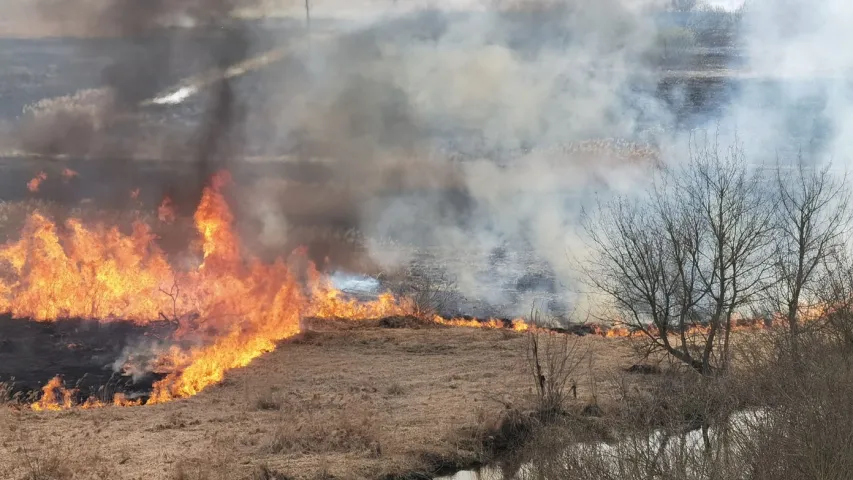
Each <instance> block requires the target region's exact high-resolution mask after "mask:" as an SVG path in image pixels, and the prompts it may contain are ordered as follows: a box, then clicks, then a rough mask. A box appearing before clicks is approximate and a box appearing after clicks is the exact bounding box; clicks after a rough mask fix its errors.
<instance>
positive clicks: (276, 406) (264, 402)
mask: <svg viewBox="0 0 853 480" xmlns="http://www.w3.org/2000/svg"><path fill="white" fill-rule="evenodd" d="M255 409H256V410H281V401H280V400H278V399H277V398H275V396H274V395H273V392H272V391H268V392H266V393H264V394H263V395H261V396H259V397H258V398H256V399H255Z"/></svg>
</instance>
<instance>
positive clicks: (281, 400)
mask: <svg viewBox="0 0 853 480" xmlns="http://www.w3.org/2000/svg"><path fill="white" fill-rule="evenodd" d="M583 341H584V342H585V343H587V344H588V346H589V348H590V351H591V355H593V356H595V357H596V358H597V363H596V369H597V371H596V372H595V375H605V376H606V375H616V374H618V372H620V371H621V369H622V368H624V367H626V366H628V365H630V363H631V358H632V353H631V350H630V348H629V347H628V346H627V345H626V344H625V343H624V341H623V340H609V339H603V338H598V337H586V338H584V339H583ZM525 348H526V344H525V338H524V335H522V334H515V335H507V334H505V332H499V331H490V330H475V329H452V328H447V329H414V330H413V329H406V328H401V329H382V328H375V327H370V328H364V329H357V330H348V331H327V332H322V333H314V334H310V335H306V336H305V337H304V338H302V339H301V340H300V341H298V342H290V343H286V344H283V345H281V346H280V347H279V348H278V349H277V350H276V351H275V352H273V353H270V354H268V355H266V356H264V357H262V358H259V359H258V360H257V361H255V362H254V363H252V364H251V365H250V366H248V367H246V368H244V369H241V370H236V371H233V372H232V373H230V374H229V375H228V376H227V378H226V380H225V381H224V382H223V383H222V384H221V385H219V386H216V387H213V388H210V389H209V390H207V391H205V392H203V393H202V394H200V395H198V396H196V397H194V398H190V399H188V400H185V401H179V402H174V403H170V404H165V405H158V406H152V407H141V408H140V407H137V408H106V409H100V410H88V411H85V410H79V411H71V412H59V413H35V412H31V411H28V410H25V411H21V412H15V411H13V410H11V409H5V410H0V432H2V433H0V438H2V439H3V440H1V441H0V442H2V443H0V478H12V479H18V478H27V479H29V478H33V479H36V478H51V479H53V478H74V479H75V480H76V479H79V478H110V479H125V478H126V479H136V478H145V479H146V480H156V479H168V480H175V479H192V480H195V479H202V478H204V479H219V478H223V479H224V478H228V479H238V480H239V479H243V478H245V479H273V478H285V476H286V478H323V477H324V476H328V475H331V476H334V477H336V478H378V477H381V476H383V475H387V474H399V473H403V472H407V471H415V470H420V471H430V470H434V469H438V468H440V467H442V466H446V465H448V464H454V463H455V464H458V465H460V466H462V465H466V464H470V463H471V462H474V461H476V460H478V459H479V458H480V456H481V455H482V451H481V448H482V443H481V442H480V441H479V440H480V439H481V438H482V435H483V434H484V433H486V432H489V431H492V430H493V429H494V427H495V425H496V424H498V423H500V419H501V417H502V415H503V414H502V413H501V412H504V411H507V410H508V408H507V407H509V409H510V410H513V411H518V410H519V409H521V408H523V407H524V406H525V405H528V404H530V403H529V402H531V400H532V395H533V391H532V385H531V384H530V379H529V373H528V372H527V371H526V368H525ZM582 377H583V378H581V379H580V381H579V387H578V389H579V394H580V396H581V397H584V396H586V397H588V396H589V395H590V393H589V392H590V386H589V385H590V380H589V379H590V378H593V377H594V376H593V375H583V376H582ZM611 394H612V395H614V396H613V397H607V395H611ZM615 394H616V391H615V390H613V391H610V392H609V393H607V394H605V395H602V394H601V393H599V396H602V397H605V398H615ZM583 401H584V400H583V398H582V399H580V400H579V402H583ZM579 405H580V403H579ZM20 432H26V435H21V434H20ZM48 440H49V441H48ZM28 458H29V459H30V460H29V461H28V460H27V459H28ZM32 459H39V460H38V465H40V467H39V468H38V469H36V468H32V465H33V462H32ZM56 462H58V463H56ZM55 463H56V464H57V465H61V466H62V467H63V468H62V469H59V470H56V469H53V470H51V468H48V467H51V465H54V464H55ZM98 465H100V466H102V467H103V468H107V467H108V469H109V476H105V477H99V476H97V475H99V474H98V473H97V471H98V468H97V466H98ZM36 470H38V471H44V472H47V473H44V472H42V473H44V474H48V473H49V474H50V475H54V476H53V477H50V476H48V477H44V476H42V477H38V476H29V477H28V476H27V475H31V472H33V471H36ZM54 470H55V471H54ZM68 471H70V472H73V474H74V476H73V477H62V476H61V475H62V474H63V472H68ZM56 475H60V476H56Z"/></svg>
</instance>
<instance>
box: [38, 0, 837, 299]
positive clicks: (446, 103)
mask: <svg viewBox="0 0 853 480" xmlns="http://www.w3.org/2000/svg"><path fill="white" fill-rule="evenodd" d="M138 3H139V2H112V3H111V4H110V8H106V9H103V8H101V9H98V10H97V13H95V14H92V15H91V18H96V19H99V20H98V21H99V22H101V21H105V20H106V19H109V18H114V17H115V18H119V17H120V18H119V21H117V22H115V24H114V25H115V26H116V27H115V28H118V29H119V30H120V31H121V32H122V34H123V35H132V34H137V33H138V32H140V31H143V30H145V29H146V28H148V27H149V26H150V25H152V24H153V23H155V22H156V21H161V20H162V18H164V17H169V18H173V19H174V18H183V19H184V20H185V21H189V20H188V19H193V20H192V21H193V22H199V23H202V22H213V23H216V22H222V23H223V24H227V25H228V28H226V29H225V30H224V31H225V33H224V34H221V35H220V36H212V37H205V38H204V40H201V41H200V40H197V39H196V40H193V41H192V42H190V41H188V40H186V38H185V37H175V38H176V39H175V40H173V41H168V42H165V43H158V44H157V45H158V46H156V47H150V49H149V50H148V51H150V53H151V55H150V57H145V59H144V60H142V61H140V60H139V59H134V58H126V59H121V62H117V64H116V66H115V67H114V68H112V69H108V70H107V71H106V72H105V73H104V82H105V85H107V86H108V87H109V88H108V90H109V91H110V92H111V93H110V94H109V97H108V98H109V99H110V100H109V101H108V102H106V103H105V104H106V105H108V106H107V107H103V110H104V111H107V112H108V114H104V115H119V116H121V115H127V112H130V114H132V115H137V116H143V117H144V116H145V115H147V113H145V112H141V111H137V110H136V107H135V105H136V102H138V101H139V100H142V99H145V98H150V97H151V96H152V95H155V94H157V93H158V92H160V91H162V89H163V88H165V87H166V86H168V84H169V82H170V81H172V80H173V78H172V76H173V75H170V73H174V71H175V68H173V67H174V63H175V59H176V58H186V56H185V55H184V54H186V53H187V52H191V53H194V54H197V55H196V56H198V57H199V58H201V59H202V60H200V62H201V64H203V65H206V66H210V67H212V68H218V69H220V70H224V69H225V68H226V67H227V66H228V65H229V64H232V63H235V62H236V61H239V60H241V59H242V58H244V57H246V56H247V55H249V54H248V53H247V52H249V51H250V50H251V46H252V45H251V43H252V40H251V39H250V38H251V37H250V36H249V35H247V33H246V32H247V29H249V28H250V27H249V26H248V23H246V22H241V21H237V20H235V19H234V18H233V17H231V16H229V15H227V14H226V12H228V11H230V10H229V9H232V8H233V7H234V5H231V4H227V3H223V2H213V3H211V4H210V6H209V7H207V6H206V4H204V3H201V2H165V1H161V2H153V3H152V4H151V5H149V6H146V7H145V9H144V10H143V11H142V12H137V11H135V10H134V9H135V8H138V5H137V4H138ZM666 4H668V2H661V1H654V0H648V1H629V0H606V1H601V2H580V1H564V2H547V4H545V2H541V3H536V4H533V3H531V2H526V3H524V4H521V3H519V5H516V6H513V5H509V3H508V2H504V4H503V5H500V6H488V7H486V8H479V9H471V10H464V9H463V10H460V9H457V10H451V9H444V10H442V9H440V8H434V9H424V10H417V11H408V12H406V13H403V14H389V13H387V11H383V12H380V13H377V14H376V15H375V16H373V17H371V15H370V14H369V13H365V12H361V14H360V15H359V16H358V20H357V21H349V22H347V23H346V24H345V25H344V26H341V24H337V25H336V26H335V27H334V28H328V29H325V30H324V29H323V27H321V26H318V25H321V22H319V21H315V22H314V25H315V27H314V28H315V29H316V30H315V32H314V33H315V35H314V37H313V38H312V39H311V42H310V45H304V42H303V41H302V36H299V38H298V39H293V38H290V37H287V36H284V35H283V36H282V38H281V39H280V44H281V45H284V46H290V47H292V51H290V52H289V53H288V54H287V55H285V56H284V57H283V58H282V59H281V60H280V61H278V62H275V63H273V64H271V65H269V66H267V67H266V68H264V69H263V70H261V71H259V72H258V73H250V74H247V75H245V76H244V77H239V78H234V79H233V80H225V81H221V82H215V83H214V84H213V86H212V87H211V88H208V89H205V90H204V91H203V92H202V93H200V94H199V95H198V98H195V97H193V99H190V100H188V101H187V104H189V105H193V106H194V108H198V109H200V110H201V112H202V114H201V115H200V118H201V120H199V121H197V122H195V123H193V124H192V127H191V128H187V129H185V130H182V129H176V130H175V129H170V130H171V131H170V132H169V133H168V134H166V133H163V131H161V130H156V129H155V130H154V132H155V133H153V134H152V136H153V137H154V138H153V141H152V138H149V137H145V139H144V140H138V141H133V140H132V139H133V138H134V134H132V133H131V134H128V135H129V137H130V139H131V140H130V141H127V137H123V138H124V139H125V141H123V142H119V143H118V144H114V143H111V142H107V141H99V140H98V138H99V135H98V132H101V131H102V130H103V129H104V127H101V126H100V125H102V124H104V122H103V121H100V123H99V122H96V121H92V120H86V122H88V123H86V124H87V125H89V124H94V125H96V126H97V128H95V127H93V131H94V132H95V133H92V134H89V135H88V136H87V135H82V134H79V133H74V134H69V133H67V132H68V131H69V130H67V129H66V130H63V129H55V130H56V131H57V132H63V131H64V132H66V133H65V137H72V138H74V139H75V140H79V139H81V138H94V139H95V140H87V141H86V142H85V143H86V145H87V146H86V147H85V148H83V149H82V150H84V151H87V150H88V151H91V150H92V147H91V145H102V144H108V145H110V148H113V149H114V150H115V151H116V152H118V153H122V154H124V156H125V157H127V156H129V154H130V153H132V151H135V149H137V148H141V146H146V147H150V145H151V144H152V143H155V144H158V145H159V144H163V145H165V146H163V147H162V148H161V149H160V153H162V154H164V155H165V156H166V157H168V158H173V157H176V156H181V157H186V155H187V152H189V153H190V155H189V156H190V157H191V158H192V159H193V160H194V161H195V164H196V165H197V166H198V178H199V179H200V180H199V182H201V181H203V179H204V178H205V177H206V176H207V175H208V174H209V173H210V172H211V171H212V169H213V168H217V167H219V166H227V167H228V168H229V169H231V170H232V171H233V172H234V173H235V174H236V176H237V177H238V178H239V177H240V176H241V174H244V173H245V174H246V175H248V173H247V172H251V171H253V169H254V168H256V163H257V160H254V161H250V158H249V157H253V158H255V159H257V158H263V159H266V160H265V161H266V162H267V163H268V164H271V165H272V167H268V168H270V171H269V172H268V174H265V175H262V178H261V179H260V180H251V181H245V182H242V183H241V182H239V181H238V186H237V187H236V188H235V191H234V197H235V201H236V203H237V205H238V218H239V219H240V222H241V229H242V230H243V231H244V232H245V236H246V237H247V238H249V239H250V242H249V243H250V244H251V245H252V246H253V248H255V249H257V250H258V251H269V252H275V253H280V252H281V251H283V250H286V249H287V248H290V247H292V246H294V245H295V244H299V243H307V244H309V246H312V245H314V246H318V245H320V244H322V243H324V242H325V241H326V239H325V238H324V237H325V236H327V232H328V229H327V227H329V228H332V227H334V228H332V229H335V228H337V229H347V228H353V229H357V230H359V231H360V232H362V233H363V235H364V237H365V240H364V241H363V243H364V245H363V249H364V250H365V252H361V253H364V254H366V258H367V260H365V261H358V262H356V261H354V262H341V263H342V264H346V267H347V268H348V269H351V270H360V269H363V270H364V271H366V272H370V273H375V271H376V270H377V269H381V270H384V271H388V272H393V271H394V270H397V269H402V268H404V267H407V266H408V264H409V263H410V262H412V261H424V257H432V260H431V262H432V263H433V264H435V265H439V266H440V267H441V268H442V269H443V270H444V271H445V273H446V274H447V275H448V277H449V278H452V279H454V280H455V281H456V282H457V284H458V287H459V289H460V291H461V293H463V294H465V295H466V296H470V297H473V298H479V299H483V300H484V302H485V303H486V304H488V305H489V306H491V307H494V308H493V310H492V313H496V314H503V315H514V314H524V313H526V312H527V311H529V308H530V306H531V303H532V301H533V300H534V299H536V300H537V304H539V305H542V304H543V302H546V303H547V302H548V301H549V300H553V299H554V298H559V299H561V300H562V302H553V305H551V307H552V308H553V310H555V311H559V310H560V309H561V308H564V307H573V306H576V304H577V302H578V301H579V296H580V295H581V293H582V292H579V291H578V289H579V287H578V282H577V269H576V268H575V266H574V265H573V259H574V258H577V257H579V256H582V254H583V246H582V245H583V241H582V239H581V238H580V237H579V230H578V223H579V222H578V219H579V215H580V212H581V209H582V208H584V207H585V206H589V205H591V204H592V203H593V202H595V201H597V200H600V199H605V198H606V197H607V196H608V195H611V194H612V193H614V192H629V191H634V190H636V189H638V188H643V187H644V186H646V185H647V183H648V181H649V178H650V175H651V170H652V166H654V165H660V164H664V165H665V164H672V163H675V162H680V161H683V160H684V159H685V158H686V156H687V150H686V147H687V139H688V138H690V136H691V135H692V134H694V133H695V132H692V131H690V130H687V129H684V128H681V127H680V126H679V125H680V124H679V123H678V121H677V118H676V117H677V115H676V112H675V111H673V109H672V108H671V105H669V104H667V103H666V102H665V101H663V100H662V98H661V95H659V92H658V87H659V85H660V83H661V81H662V77H663V76H664V71H663V69H662V68H661V66H660V62H659V58H660V55H661V40H660V39H661V35H662V31H661V29H662V27H661V26H660V24H659V23H658V22H657V21H656V19H655V16H654V14H655V12H656V11H660V9H661V8H662V7H663V6H665V5H666ZM55 5H57V4H56V3H53V6H50V7H48V8H47V10H48V11H62V7H57V6H55ZM330 8H331V7H330ZM851 8H853V7H850V6H849V5H847V3H845V2H842V1H841V0H830V1H827V2H822V3H821V4H820V5H814V4H812V3H810V2H802V1H797V0H787V1H782V0H779V1H766V2H760V4H759V3H756V4H754V5H753V4H750V5H749V8H747V9H746V10H745V11H744V13H743V20H742V22H743V24H742V28H741V29H740V32H741V37H740V39H739V42H740V45H738V46H739V47H740V48H742V54H743V56H744V60H743V62H744V65H743V66H742V67H739V69H738V71H726V72H725V73H724V75H725V76H728V77H729V78H728V79H727V80H725V81H726V82H731V83H733V84H737V86H738V88H737V89H736V93H735V94H734V96H733V97H731V98H730V99H728V98H727V99H724V100H723V101H724V102H725V105H723V108H722V113H721V114H719V115H710V114H709V115H707V119H706V121H702V120H701V118H700V121H699V122H698V125H699V127H700V129H701V130H713V131H715V132H718V133H719V135H720V138H721V144H723V145H725V144H726V143H729V142H731V141H732V139H733V138H734V133H735V132H737V134H738V138H739V139H740V140H741V141H742V142H744V147H745V150H746V153H747V157H748V160H749V161H750V162H755V163H765V162H767V161H775V159H776V156H777V155H783V156H784V155H788V154H790V153H792V152H795V151H797V150H803V151H804V152H806V153H807V154H809V155H811V156H812V157H814V158H815V159H816V160H818V161H825V160H827V159H830V158H832V159H835V160H836V161H841V160H845V161H846V159H847V158H849V154H850V153H851V152H850V151H849V150H850V148H849V146H848V144H849V142H848V141H847V140H846V139H847V138H849V136H850V135H849V134H850V133H851V129H853V116H851V115H850V113H849V112H851V109H850V108H849V105H850V98H851V96H850V91H849V88H848V86H847V82H846V80H844V78H843V77H844V75H847V74H848V73H849V72H850V71H851V67H853V54H849V53H846V52H844V51H839V50H838V49H837V48H836V47H837V46H838V45H842V44H843V40H844V39H846V38H847V37H846V34H845V33H844V32H845V31H846V25H845V20H844V19H845V18H849V14H850V13H853V12H851ZM377 11H379V10H377ZM388 11H392V9H390V7H389V10H388ZM199 12H201V13H199ZM125 15H128V16H130V17H132V19H134V21H132V22H129V23H128V24H125V22H127V21H128V20H129V19H128V18H124V16H125ZM315 15H317V16H318V17H322V15H323V11H322V8H320V9H317V10H315ZM86 17H87V18H89V16H88V15H87V16H86ZM107 23H108V22H107ZM111 25H112V24H111ZM190 56H193V55H190ZM125 63H126V64H125ZM717 73H719V72H717ZM682 100H683V101H687V99H682ZM175 108H176V109H180V108H185V106H181V105H179V106H177V107H175ZM167 111H168V109H167ZM87 112H88V111H87ZM114 112H120V114H115V113H114ZM87 115H94V116H95V117H98V116H99V115H100V114H97V113H96V114H90V113H87ZM700 117H702V116H701V115H700ZM110 118H112V117H110ZM59 123H61V124H65V123H67V122H64V121H61V122H59ZM46 130H47V128H45V127H40V128H37V129H36V131H38V132H44V131H46ZM172 136H176V137H177V139H174V138H172ZM35 137H36V138H39V139H41V140H42V141H44V142H45V144H49V145H51V150H52V151H61V150H63V149H65V150H67V149H69V148H71V147H69V146H68V145H67V142H63V141H57V140H56V139H55V138H51V137H50V136H40V135H35ZM63 138H64V137H63ZM100 138H106V136H103V137H100ZM110 138H112V137H110ZM48 140H50V141H48ZM116 145H118V146H116ZM175 145H178V146H179V147H175ZM99 148H101V147H99ZM164 152H165V153H164ZM176 152H180V153H177V154H176ZM275 159H277V160H276V161H273V160H275ZM170 188H174V189H176V191H175V193H172V194H173V195H179V194H180V191H184V190H193V188H190V187H189V186H184V185H180V186H171V187H170ZM196 194H197V190H196V191H195V193H193V194H191V195H187V197H186V198H187V203H188V204H190V203H191V201H190V200H191V199H192V197H193V195H196ZM330 226H331V227H330ZM343 243H344V245H343V246H341V245H337V246H336V245H332V244H328V245H326V246H325V247H324V248H320V247H318V248H317V252H316V256H317V257H318V258H322V257H323V256H325V255H331V256H334V254H335V253H340V254H341V255H340V256H341V257H350V256H356V254H355V253H353V252H351V251H349V250H347V249H351V250H360V249H361V248H362V246H357V247H352V246H351V245H350V244H349V243H348V240H347V241H344V242H343ZM348 245H349V246H348ZM336 250H341V252H336ZM361 253H359V254H361ZM333 263H335V262H334V261H333ZM468 307H469V306H467V305H461V306H460V307H459V308H460V309H463V310H464V309H465V308H468Z"/></svg>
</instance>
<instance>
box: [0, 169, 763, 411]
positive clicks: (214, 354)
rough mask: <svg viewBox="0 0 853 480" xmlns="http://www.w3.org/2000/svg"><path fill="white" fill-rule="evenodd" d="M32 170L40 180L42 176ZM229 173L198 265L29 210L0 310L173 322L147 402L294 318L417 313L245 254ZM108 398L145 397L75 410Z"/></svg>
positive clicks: (165, 397)
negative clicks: (230, 199)
mask: <svg viewBox="0 0 853 480" xmlns="http://www.w3.org/2000/svg"><path fill="white" fill-rule="evenodd" d="M36 178H37V179H38V178H42V180H43V179H44V178H46V175H45V176H44V177H36ZM34 180H35V179H34ZM229 181H230V176H229V175H228V174H227V173H226V172H222V173H219V174H217V175H215V176H214V177H213V178H212V180H211V183H210V185H209V186H208V187H207V188H205V189H204V191H203V194H202V198H201V201H200V202H199V205H198V208H197V210H196V212H195V215H194V217H193V218H194V222H195V228H196V231H197V233H198V243H197V245H196V247H197V250H198V258H197V265H196V266H191V267H184V268H183V269H177V268H175V267H173V266H172V265H171V264H170V263H169V262H168V260H167V258H166V255H165V254H164V252H163V251H162V250H161V249H160V248H159V247H158V246H157V243H156V237H155V235H154V234H153V233H152V231H151V228H150V227H149V226H148V225H146V224H144V223H141V222H137V223H135V224H134V225H133V226H132V228H131V230H130V231H129V232H127V233H125V232H122V231H121V230H120V229H119V228H117V227H107V226H104V225H89V226H87V225H84V224H83V223H82V222H81V221H80V220H76V219H70V220H67V221H66V222H65V223H64V224H62V225H57V224H56V223H54V222H53V221H52V220H50V219H49V218H47V217H46V216H44V215H42V214H40V213H33V214H32V215H31V216H30V217H29V218H28V219H27V221H26V223H25V226H24V229H23V232H22V236H21V238H20V239H19V240H17V241H12V242H9V243H7V244H6V245H4V246H0V264H2V265H5V268H4V270H5V272H4V273H5V274H4V275H2V276H0V311H3V312H7V313H10V314H11V315H12V316H13V317H15V318H30V319H34V320H37V321H58V320H61V319H64V318H88V319H96V320H99V321H104V322H109V321H131V322H135V323H138V324H145V323H149V322H154V321H158V320H160V319H166V320H168V321H170V322H173V323H174V324H176V325H177V329H176V331H175V333H174V334H173V335H172V338H171V340H172V341H173V345H172V347H171V348H170V349H169V350H168V352H167V353H165V354H163V355H161V356H160V358H158V359H157V361H156V362H155V364H156V365H157V367H156V371H157V372H158V373H161V374H164V375H165V376H164V378H163V379H162V380H160V381H158V382H157V383H155V385H154V389H153V392H152V394H151V396H150V397H149V398H148V399H147V400H146V401H145V402H144V404H146V405H151V404H157V403H163V402H167V401H171V400H174V399H179V398H185V397H189V396H192V395H196V394H198V393H199V392H201V391H203V390H204V389H205V388H208V387H209V386H211V385H214V384H216V383H219V382H221V381H222V379H223V378H224V375H225V374H226V372H228V371H229V370H232V369H235V368H240V367H244V366H246V365H248V364H249V363H250V362H252V360H254V359H255V358H257V357H258V356H260V355H262V354H264V353H266V352H270V351H272V350H274V349H275V348H276V346H277V344H278V343H279V342H280V341H282V340H285V339H287V338H290V337H293V336H294V335H296V334H298V333H299V332H300V323H301V320H302V318H307V317H314V318H341V319H370V318H382V317H389V316H406V315H411V314H412V312H414V311H416V309H415V306H414V305H413V303H412V302H411V301H409V300H407V299H400V298H396V297H394V296H393V295H391V294H390V293H385V294H382V295H379V296H378V297H377V298H376V299H375V300H372V301H367V302H365V301H359V300H356V299H354V298H350V297H348V296H346V295H344V294H343V293H342V292H340V291H338V290H336V289H335V288H334V287H333V286H332V284H331V283H330V281H329V280H328V279H327V278H325V277H324V276H323V275H321V274H320V273H319V272H318V271H317V270H316V269H315V268H314V267H313V265H311V264H310V262H307V260H306V259H305V258H304V255H303V253H302V252H299V251H297V252H294V253H293V254H292V255H291V256H290V257H287V258H280V259H278V260H276V261H274V262H272V263H263V262H261V261H260V260H258V259H256V258H253V257H251V256H250V255H247V254H246V253H245V252H244V251H243V250H242V249H241V245H240V242H239V239H238V237H237V235H236V233H235V232H234V230H233V221H234V218H233V215H232V213H231V210H230V208H229V206H228V204H227V202H226V200H225V197H224V196H223V194H222V189H223V188H224V187H225V186H226V185H227V184H228V182H229ZM158 216H159V217H160V219H161V220H162V221H166V220H167V219H168V220H169V221H172V220H174V211H173V209H172V204H171V200H170V199H168V197H166V198H164V200H163V202H162V203H161V205H160V208H159V209H158ZM306 263H307V265H306ZM300 265H302V267H300ZM433 321H434V322H435V323H436V324H440V325H448V326H454V327H468V328H486V329H508V330H513V331H516V332H525V331H528V330H531V329H534V328H537V327H535V326H534V325H531V324H528V323H527V322H526V321H524V320H523V319H514V320H512V321H509V322H506V321H503V320H498V319H487V320H483V321H481V320H475V319H464V318H449V319H448V318H443V317H440V316H435V317H433ZM743 325H744V326H743V328H747V327H746V326H745V325H747V324H746V323H744V324H743ZM584 328H587V329H588V331H590V332H592V333H595V334H598V335H601V336H604V337H628V336H634V335H639V333H637V332H636V331H634V330H632V329H630V328H628V327H627V326H625V325H622V324H617V325H614V326H612V327H610V328H605V327H602V326H599V325H593V326H584ZM703 328H704V327H701V326H699V327H695V329H696V331H695V332H692V333H696V334H699V333H702V331H703V330H702V329H703ZM738 328H741V327H740V324H739V326H738ZM750 328H752V327H750ZM188 345H191V346H188ZM76 395H77V392H76V391H75V390H73V389H66V388H65V387H64V385H63V382H62V380H61V379H60V378H59V377H55V378H53V379H51V380H50V382H48V384H47V385H45V386H44V388H43V389H42V396H41V399H40V400H39V401H38V402H35V403H33V404H32V405H31V407H32V409H33V410H38V411H43V410H62V409H67V408H72V407H73V406H74V403H75V397H76ZM108 404H111V405H116V406H135V405H142V404H143V401H142V400H140V399H135V400H131V399H128V398H127V397H125V396H123V395H115V397H114V398H113V399H112V400H111V401H106V399H104V400H100V399H97V398H89V399H87V400H86V401H85V402H83V403H82V404H80V405H79V407H80V408H97V407H103V406H105V405H108Z"/></svg>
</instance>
